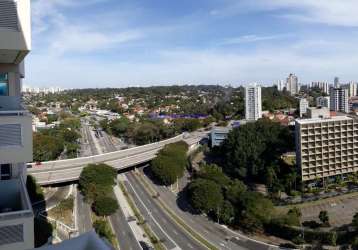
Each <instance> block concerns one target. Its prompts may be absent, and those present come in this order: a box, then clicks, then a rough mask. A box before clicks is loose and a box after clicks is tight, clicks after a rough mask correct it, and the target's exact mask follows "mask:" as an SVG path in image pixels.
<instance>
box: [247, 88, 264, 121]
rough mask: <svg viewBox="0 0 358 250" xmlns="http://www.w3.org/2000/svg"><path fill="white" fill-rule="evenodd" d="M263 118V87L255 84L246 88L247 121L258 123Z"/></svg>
mask: <svg viewBox="0 0 358 250" xmlns="http://www.w3.org/2000/svg"><path fill="white" fill-rule="evenodd" d="M261 117H262V105H261V87H260V86H257V85H256V84H254V85H253V86H248V87H246V88H245V119H246V120H248V121H256V120H258V119H260V118H261Z"/></svg>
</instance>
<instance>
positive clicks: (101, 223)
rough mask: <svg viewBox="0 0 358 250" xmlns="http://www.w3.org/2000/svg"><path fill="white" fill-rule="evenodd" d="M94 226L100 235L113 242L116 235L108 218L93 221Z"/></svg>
mask: <svg viewBox="0 0 358 250" xmlns="http://www.w3.org/2000/svg"><path fill="white" fill-rule="evenodd" d="M93 228H94V230H95V231H96V233H97V234H98V235H99V236H100V237H104V238H106V239H107V240H108V241H109V242H112V239H113V237H114V235H113V234H112V230H111V228H110V227H109V224H108V222H107V221H106V220H104V219H99V220H96V221H95V222H94V223H93Z"/></svg>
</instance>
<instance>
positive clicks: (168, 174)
mask: <svg viewBox="0 0 358 250" xmlns="http://www.w3.org/2000/svg"><path fill="white" fill-rule="evenodd" d="M187 150H188V145H187V144H186V143H185V142H183V141H181V142H177V143H172V144H168V145H166V146H165V147H164V148H163V149H162V150H160V151H159V152H158V155H157V157H156V158H155V159H153V160H152V162H151V170H152V172H153V174H154V176H155V177H156V178H157V179H158V181H159V182H160V183H161V184H163V185H171V184H173V183H175V182H176V181H177V179H178V178H181V177H182V176H183V174H184V170H185V167H186V165H187V155H186V152H187Z"/></svg>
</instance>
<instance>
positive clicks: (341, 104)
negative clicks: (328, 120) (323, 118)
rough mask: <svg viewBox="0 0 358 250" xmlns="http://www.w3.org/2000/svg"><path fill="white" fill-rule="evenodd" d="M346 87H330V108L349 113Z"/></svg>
mask: <svg viewBox="0 0 358 250" xmlns="http://www.w3.org/2000/svg"><path fill="white" fill-rule="evenodd" d="M348 99H349V97H348V89H346V88H331V90H330V106H331V110H333V111H338V112H344V113H349V105H348Z"/></svg>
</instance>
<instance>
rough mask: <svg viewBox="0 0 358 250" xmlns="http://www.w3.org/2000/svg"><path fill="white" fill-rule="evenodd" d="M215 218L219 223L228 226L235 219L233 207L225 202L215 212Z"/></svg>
mask: <svg viewBox="0 0 358 250" xmlns="http://www.w3.org/2000/svg"><path fill="white" fill-rule="evenodd" d="M217 217H218V218H219V222H222V223H224V224H227V225H230V224H231V223H232V222H233V220H234V217H235V209H234V207H233V205H232V204H231V203H230V202H229V201H227V200H225V201H224V202H223V203H222V205H221V207H220V208H219V210H218V211H217Z"/></svg>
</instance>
